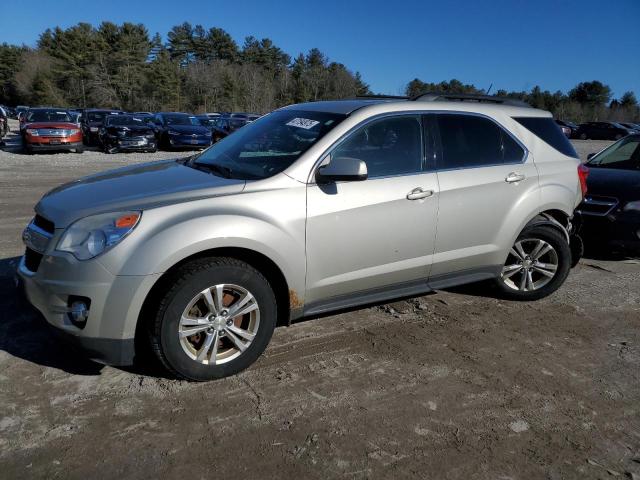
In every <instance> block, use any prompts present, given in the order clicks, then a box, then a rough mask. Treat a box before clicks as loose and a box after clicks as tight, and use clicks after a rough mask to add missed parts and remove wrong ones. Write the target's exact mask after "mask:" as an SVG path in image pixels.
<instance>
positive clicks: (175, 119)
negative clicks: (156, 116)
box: [164, 115, 200, 125]
mask: <svg viewBox="0 0 640 480" xmlns="http://www.w3.org/2000/svg"><path fill="white" fill-rule="evenodd" d="M164 118H165V120H166V121H167V125H200V121H199V120H198V119H197V118H196V117H192V116H190V115H165V117H164Z"/></svg>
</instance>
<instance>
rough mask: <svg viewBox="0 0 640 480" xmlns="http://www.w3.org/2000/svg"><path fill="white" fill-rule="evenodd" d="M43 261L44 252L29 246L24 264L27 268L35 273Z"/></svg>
mask: <svg viewBox="0 0 640 480" xmlns="http://www.w3.org/2000/svg"><path fill="white" fill-rule="evenodd" d="M41 261H42V254H41V253H38V252H36V251H34V250H31V249H30V248H29V247H27V249H26V250H25V252H24V266H25V267H26V268H27V270H29V271H30V272H34V273H35V272H37V271H38V267H39V266H40V262H41Z"/></svg>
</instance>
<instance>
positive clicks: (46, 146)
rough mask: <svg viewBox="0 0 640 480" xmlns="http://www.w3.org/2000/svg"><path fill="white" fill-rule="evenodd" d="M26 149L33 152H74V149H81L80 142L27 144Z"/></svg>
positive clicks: (31, 142)
mask: <svg viewBox="0 0 640 480" xmlns="http://www.w3.org/2000/svg"><path fill="white" fill-rule="evenodd" d="M27 147H28V148H30V149H31V150H33V151H34V152H41V151H50V150H75V149H76V148H82V141H78V142H66V141H60V142H59V143H50V142H35V141H29V142H27Z"/></svg>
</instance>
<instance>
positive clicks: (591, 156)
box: [587, 153, 596, 160]
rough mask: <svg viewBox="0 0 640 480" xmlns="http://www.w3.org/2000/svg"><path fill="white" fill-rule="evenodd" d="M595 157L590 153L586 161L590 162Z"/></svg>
mask: <svg viewBox="0 0 640 480" xmlns="http://www.w3.org/2000/svg"><path fill="white" fill-rule="evenodd" d="M595 156H596V154H595V153H590V154H589V155H587V160H591V159H592V158H593V157H595Z"/></svg>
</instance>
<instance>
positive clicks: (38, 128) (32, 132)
mask: <svg viewBox="0 0 640 480" xmlns="http://www.w3.org/2000/svg"><path fill="white" fill-rule="evenodd" d="M22 145H23V148H24V151H25V152H26V153H29V154H32V153H34V152H39V151H45V150H73V151H75V152H76V153H82V152H83V150H84V148H83V144H82V131H81V130H80V127H79V126H78V125H77V124H76V123H74V121H73V116H72V115H71V114H70V113H69V112H67V111H66V110H63V109H57V108H30V109H29V111H28V112H27V113H26V117H25V121H24V128H23V130H22Z"/></svg>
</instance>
